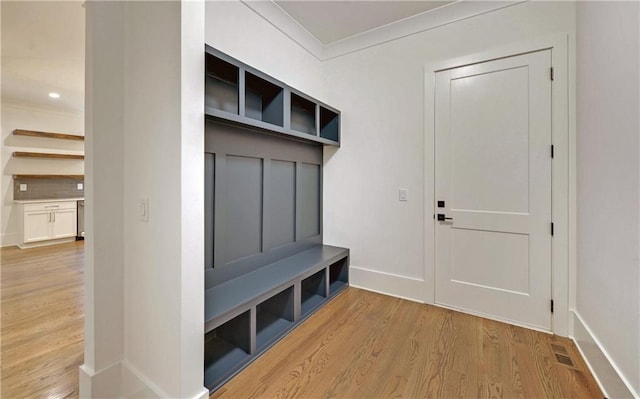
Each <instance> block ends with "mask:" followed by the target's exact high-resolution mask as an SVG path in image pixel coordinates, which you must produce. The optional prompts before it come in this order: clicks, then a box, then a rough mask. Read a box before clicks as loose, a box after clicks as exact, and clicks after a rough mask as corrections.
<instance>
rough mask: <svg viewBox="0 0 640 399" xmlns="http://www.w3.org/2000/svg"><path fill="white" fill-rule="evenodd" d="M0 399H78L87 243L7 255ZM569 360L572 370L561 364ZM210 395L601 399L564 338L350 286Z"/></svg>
mask: <svg viewBox="0 0 640 399" xmlns="http://www.w3.org/2000/svg"><path fill="white" fill-rule="evenodd" d="M1 254H2V259H1V261H2V265H1V275H0V277H1V278H2V282H1V283H2V285H1V288H2V293H1V299H2V304H1V306H2V308H1V311H2V320H1V344H0V346H1V348H0V351H1V356H2V358H1V361H2V366H1V367H2V381H1V385H2V388H1V392H0V396H1V397H2V398H66V397H77V396H78V366H80V364H82V361H83V353H82V351H83V307H82V293H83V275H82V271H83V264H84V244H83V242H81V241H79V242H76V243H70V244H62V245H56V246H52V247H47V248H34V249H29V250H20V249H18V248H3V249H2V253H1ZM567 359H568V360H569V361H571V362H572V363H573V366H571V365H566V364H563V362H566V361H567ZM212 397H213V398H258V397H263V398H328V397H335V398H392V397H405V398H417V397H433V398H453V397H466V398H501V397H502V398H560V397H564V398H602V393H601V392H600V391H599V389H598V387H597V385H596V383H595V381H594V379H593V377H592V376H591V375H590V373H589V371H588V370H587V368H586V366H585V364H584V362H583V361H582V359H581V357H580V355H579V354H578V352H577V350H576V348H575V346H574V345H573V343H572V342H571V341H570V340H568V339H564V338H560V337H556V336H553V335H547V334H543V333H538V332H535V331H530V330H527V329H524V328H519V327H514V326H510V325H507V324H503V323H499V322H495V321H491V320H486V319H481V318H478V317H474V316H469V315H465V314H462V313H457V312H453V311H450V310H445V309H441V308H437V307H433V306H428V305H422V304H418V303H413V302H408V301H404V300H400V299H396V298H391V297H387V296H383V295H379V294H375V293H371V292H367V291H362V290H358V289H355V288H349V289H347V290H346V291H345V292H344V293H342V294H340V295H339V296H338V297H337V298H335V299H334V300H333V301H331V302H330V303H329V304H328V305H327V306H325V307H324V308H323V309H321V310H319V311H318V313H316V314H315V315H314V316H312V317H311V318H310V319H308V320H307V321H306V322H304V323H303V324H302V325H301V326H300V327H298V328H297V329H296V330H294V331H293V332H292V333H291V334H290V335H288V336H287V337H285V338H284V339H283V340H282V341H280V342H279V343H278V344H277V345H276V346H274V348H273V350H270V351H268V352H267V353H266V354H264V355H263V356H262V357H260V358H259V359H258V360H257V361H255V362H254V363H253V364H251V365H250V366H249V367H248V368H247V369H245V370H244V371H243V372H241V373H240V374H238V375H237V376H236V377H235V378H234V379H232V380H231V381H230V382H229V383H227V384H226V385H225V386H223V387H222V388H221V389H219V390H218V391H217V392H215V393H214V394H213V395H212Z"/></svg>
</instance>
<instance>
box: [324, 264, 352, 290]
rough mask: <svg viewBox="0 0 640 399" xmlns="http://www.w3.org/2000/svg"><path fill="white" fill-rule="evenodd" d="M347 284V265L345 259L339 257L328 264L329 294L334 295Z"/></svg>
mask: <svg viewBox="0 0 640 399" xmlns="http://www.w3.org/2000/svg"><path fill="white" fill-rule="evenodd" d="M347 285H349V265H348V262H347V259H346V258H345V259H340V260H339V261H337V262H336V263H334V264H332V265H331V266H329V295H334V294H337V293H338V292H340V291H341V290H343V289H345V288H347Z"/></svg>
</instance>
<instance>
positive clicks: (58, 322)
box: [0, 241, 84, 399]
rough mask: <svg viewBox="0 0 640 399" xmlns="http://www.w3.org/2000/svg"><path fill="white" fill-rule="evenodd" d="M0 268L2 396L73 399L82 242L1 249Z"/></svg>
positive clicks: (78, 358) (79, 352)
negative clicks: (0, 263)
mask: <svg viewBox="0 0 640 399" xmlns="http://www.w3.org/2000/svg"><path fill="white" fill-rule="evenodd" d="M1 262H2V265H1V269H0V273H1V274H0V278H1V279H2V281H1V299H2V304H1V310H2V319H1V320H0V323H1V324H0V326H1V327H0V328H1V342H0V356H1V361H2V379H1V381H0V384H1V391H0V396H1V397H2V398H3V399H6V398H56V399H58V398H68V397H77V396H78V367H79V366H80V365H81V364H82V362H83V329H84V326H83V322H84V321H83V307H82V300H83V298H82V295H83V284H84V282H83V274H82V272H83V264H84V242H83V241H77V242H74V243H69V244H60V245H53V246H49V247H41V248H32V249H24V250H21V249H19V248H17V247H8V248H2V258H1Z"/></svg>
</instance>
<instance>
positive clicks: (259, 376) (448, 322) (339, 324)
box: [211, 288, 602, 398]
mask: <svg viewBox="0 0 640 399" xmlns="http://www.w3.org/2000/svg"><path fill="white" fill-rule="evenodd" d="M551 344H554V345H556V347H558V346H561V347H562V348H566V350H565V352H566V354H567V355H568V356H569V357H570V358H571V360H572V361H573V365H574V366H573V367H568V366H566V365H563V364H561V363H559V362H557V361H556V357H555V353H554V352H553V351H554V349H553V347H552V345H551ZM249 397H251V398H602V393H601V392H600V390H599V389H598V386H597V384H596V382H595V380H594V379H593V377H592V376H591V374H590V373H589V370H588V369H587V368H586V365H585V364H584V362H583V360H582V359H581V358H580V355H579V353H578V352H577V350H576V349H575V346H574V345H573V343H572V342H571V341H570V340H569V339H566V338H562V337H557V336H554V335H550V334H544V333H540V332H537V331H532V330H527V329H524V328H520V327H515V326H511V325H508V324H505V323H500V322H497V321H492V320H487V319H482V318H479V317H475V316H470V315H466V314H463V313H458V312H455V311H452V310H447V309H442V308H438V307H434V306H429V305H423V304H418V303H414V302H409V301H404V300H401V299H397V298H391V297H387V296H383V295H380V294H376V293H372V292H368V291H363V290H359V289H355V288H348V289H347V290H346V291H345V292H344V293H342V294H341V295H339V296H338V297H337V298H335V299H334V300H332V301H331V302H330V303H329V304H327V305H326V306H325V307H324V308H322V309H321V310H319V311H318V312H317V313H316V314H315V315H314V316H312V317H311V318H309V319H308V320H307V321H305V322H304V323H302V325H300V326H299V327H298V328H297V329H296V330H294V331H293V332H292V333H291V334H289V335H288V336H287V337H285V338H284V339H283V340H281V341H280V342H279V343H278V344H276V345H275V346H274V347H273V349H272V350H270V351H268V352H267V353H265V354H264V355H263V356H261V357H260V358H259V359H257V360H256V361H255V362H253V363H252V364H251V365H249V366H248V367H247V368H246V369H245V370H243V371H242V372H240V373H239V374H238V375H237V376H236V377H234V378H233V379H231V380H230V381H229V382H228V383H227V384H225V385H224V386H222V387H221V388H220V389H219V390H218V391H216V392H214V393H213V394H212V395H211V398H249Z"/></svg>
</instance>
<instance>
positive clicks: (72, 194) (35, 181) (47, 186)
mask: <svg viewBox="0 0 640 399" xmlns="http://www.w3.org/2000/svg"><path fill="white" fill-rule="evenodd" d="M78 183H82V189H81V190H78ZM20 184H26V185H27V191H20ZM79 197H84V179H79V178H71V177H70V178H57V179H41V178H15V179H13V199H14V200H35V199H49V198H51V199H56V198H79Z"/></svg>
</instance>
